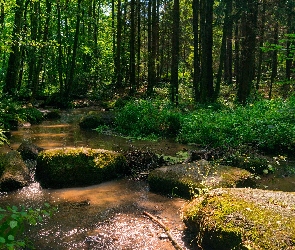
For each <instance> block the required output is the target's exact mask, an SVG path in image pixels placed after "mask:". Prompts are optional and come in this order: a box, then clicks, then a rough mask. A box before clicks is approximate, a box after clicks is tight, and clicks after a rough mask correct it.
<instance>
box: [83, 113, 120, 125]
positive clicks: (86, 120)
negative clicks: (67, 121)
mask: <svg viewBox="0 0 295 250" xmlns="http://www.w3.org/2000/svg"><path fill="white" fill-rule="evenodd" d="M114 119H115V116H114V114H113V112H110V111H105V112H99V113H97V112H89V113H88V114H87V115H85V116H83V117H82V118H81V120H80V122H79V126H80V128H81V129H96V128H97V127H98V126H101V125H107V126H112V125H113V122H114Z"/></svg>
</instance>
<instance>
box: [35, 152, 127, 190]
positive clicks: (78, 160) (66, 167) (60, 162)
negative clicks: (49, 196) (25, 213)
mask: <svg viewBox="0 0 295 250" xmlns="http://www.w3.org/2000/svg"><path fill="white" fill-rule="evenodd" d="M125 162H126V160H125V157H124V156H123V155H121V154H119V153H116V152H113V151H108V150H103V149H91V148H58V149H50V150H46V151H43V152H41V153H40V154H39V155H38V158H37V167H36V179H37V180H38V181H39V182H40V184H41V186H42V187H45V188H64V187H79V186H88V185H94V184H99V183H101V182H103V181H108V180H111V179H115V178H117V177H120V176H122V175H124V173H125V171H126V164H125Z"/></svg>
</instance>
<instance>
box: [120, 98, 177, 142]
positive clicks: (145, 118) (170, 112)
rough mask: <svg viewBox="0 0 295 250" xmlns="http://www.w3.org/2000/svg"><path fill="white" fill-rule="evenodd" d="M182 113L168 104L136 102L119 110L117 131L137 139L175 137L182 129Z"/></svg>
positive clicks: (149, 100)
mask: <svg viewBox="0 0 295 250" xmlns="http://www.w3.org/2000/svg"><path fill="white" fill-rule="evenodd" d="M180 117H181V113H180V112H179V111H178V110H177V109H175V108H172V107H171V106H170V105H169V104H168V103H167V102H161V101H156V100H151V99H148V100H135V101H130V102H127V104H126V105H125V106H124V107H123V108H121V109H119V110H118V112H117V116H116V120H115V125H116V130H117V132H119V133H122V134H123V135H128V136H133V137H137V138H147V137H156V138H157V137H162V136H173V135H176V134H177V133H178V130H179V129H180Z"/></svg>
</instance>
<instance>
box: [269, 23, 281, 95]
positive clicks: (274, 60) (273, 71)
mask: <svg viewBox="0 0 295 250" xmlns="http://www.w3.org/2000/svg"><path fill="white" fill-rule="evenodd" d="M278 43H279V23H278V22H276V24H275V27H274V38H273V44H278ZM277 72H278V50H277V48H274V50H273V52H272V67H271V77H270V84H269V92H268V98H269V99H271V96H272V86H273V83H274V81H275V78H276V76H277Z"/></svg>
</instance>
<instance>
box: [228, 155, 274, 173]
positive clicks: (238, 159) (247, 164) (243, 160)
mask: <svg viewBox="0 0 295 250" xmlns="http://www.w3.org/2000/svg"><path fill="white" fill-rule="evenodd" d="M228 161H229V162H231V165H232V166H236V167H239V168H243V169H246V170H248V171H250V172H251V173H254V174H267V173H271V172H273V168H272V166H271V165H270V163H269V161H268V160H267V159H266V158H264V157H262V156H257V155H249V156H248V155H239V156H231V157H230V158H229V159H228Z"/></svg>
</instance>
